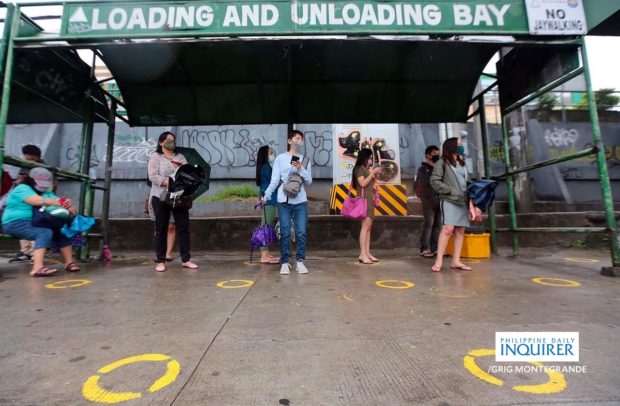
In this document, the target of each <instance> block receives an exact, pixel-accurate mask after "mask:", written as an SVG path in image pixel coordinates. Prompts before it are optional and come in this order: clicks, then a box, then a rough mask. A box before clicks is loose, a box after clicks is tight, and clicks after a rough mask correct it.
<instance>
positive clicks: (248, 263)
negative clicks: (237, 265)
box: [243, 261, 261, 266]
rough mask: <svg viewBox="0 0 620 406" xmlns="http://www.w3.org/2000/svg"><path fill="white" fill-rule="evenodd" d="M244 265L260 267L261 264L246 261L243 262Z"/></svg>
mask: <svg viewBox="0 0 620 406" xmlns="http://www.w3.org/2000/svg"><path fill="white" fill-rule="evenodd" d="M243 264H244V265H252V266H255V265H260V264H261V263H260V262H250V261H244V262H243Z"/></svg>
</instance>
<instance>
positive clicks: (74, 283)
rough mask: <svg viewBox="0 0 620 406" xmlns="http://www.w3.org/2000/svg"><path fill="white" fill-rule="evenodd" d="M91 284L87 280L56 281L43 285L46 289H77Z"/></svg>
mask: <svg viewBox="0 0 620 406" xmlns="http://www.w3.org/2000/svg"><path fill="white" fill-rule="evenodd" d="M89 283H91V281H89V280H88V279H68V280H66V281H58V282H53V283H48V284H47V285H45V287H46V288H48V289H67V288H77V287H80V286H84V285H88V284H89Z"/></svg>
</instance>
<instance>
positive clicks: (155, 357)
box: [82, 354, 181, 404]
mask: <svg viewBox="0 0 620 406" xmlns="http://www.w3.org/2000/svg"><path fill="white" fill-rule="evenodd" d="M167 360H170V361H169V362H168V363H167V364H166V373H165V374H164V375H163V376H162V377H161V378H159V379H157V380H156V381H155V382H154V383H153V384H152V385H151V387H150V388H149V389H148V391H149V392H151V393H152V392H156V391H158V390H160V389H162V388H164V387H166V386H168V385H170V384H171V383H172V382H174V381H175V380H176V379H177V377H178V376H179V373H180V372H181V364H179V362H178V361H176V360H171V358H170V357H169V356H168V355H164V354H142V355H136V356H133V357H128V358H123V359H121V360H119V361H116V362H113V363H111V364H108V365H106V366H104V367H102V368H100V369H99V370H98V371H97V372H98V373H100V374H107V373H110V372H112V371H114V370H115V369H117V368H120V367H122V366H125V365H128V364H133V363H136V362H160V361H167ZM99 379H101V376H99V375H93V376H90V377H89V378H88V379H87V380H86V382H84V385H83V386H82V396H84V398H85V399H86V400H89V401H91V402H95V403H107V404H113V403H121V402H126V401H128V400H132V399H137V398H141V397H142V393H140V392H112V391H109V390H107V389H104V388H102V387H101V386H100V385H99Z"/></svg>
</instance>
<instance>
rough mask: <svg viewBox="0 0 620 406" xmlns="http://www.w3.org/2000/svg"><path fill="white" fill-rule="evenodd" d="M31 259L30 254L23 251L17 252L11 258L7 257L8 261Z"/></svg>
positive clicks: (28, 260)
mask: <svg viewBox="0 0 620 406" xmlns="http://www.w3.org/2000/svg"><path fill="white" fill-rule="evenodd" d="M30 261H32V256H31V255H28V254H24V253H23V252H19V253H17V254H16V255H15V256H14V257H13V258H11V259H9V263H11V264H12V263H14V262H30Z"/></svg>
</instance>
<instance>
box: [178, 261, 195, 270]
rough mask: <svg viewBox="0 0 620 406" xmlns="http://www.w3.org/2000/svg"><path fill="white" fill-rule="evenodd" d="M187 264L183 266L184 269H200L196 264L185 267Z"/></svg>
mask: <svg viewBox="0 0 620 406" xmlns="http://www.w3.org/2000/svg"><path fill="white" fill-rule="evenodd" d="M185 264H187V262H186V263H185ZM185 264H183V265H182V266H183V268H187V269H198V265H196V264H191V265H185Z"/></svg>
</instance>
